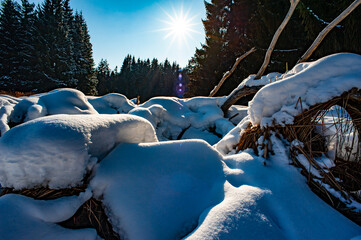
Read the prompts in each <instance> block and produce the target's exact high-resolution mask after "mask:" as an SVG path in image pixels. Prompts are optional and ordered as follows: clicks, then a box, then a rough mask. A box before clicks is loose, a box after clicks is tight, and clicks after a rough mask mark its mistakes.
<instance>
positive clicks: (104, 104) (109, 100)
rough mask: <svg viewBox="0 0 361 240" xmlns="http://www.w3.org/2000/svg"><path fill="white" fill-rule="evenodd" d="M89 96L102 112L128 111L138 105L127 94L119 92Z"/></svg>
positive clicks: (98, 110) (96, 107)
mask: <svg viewBox="0 0 361 240" xmlns="http://www.w3.org/2000/svg"><path fill="white" fill-rule="evenodd" d="M87 98H88V101H89V103H90V104H91V105H92V106H93V107H94V108H95V110H97V112H98V113H100V114H116V113H128V112H129V111H130V110H132V109H133V108H134V107H135V106H136V105H135V104H134V103H133V102H132V101H130V100H128V99H127V97H126V96H124V95H122V94H118V93H111V94H107V95H105V96H102V97H90V96H88V97H87Z"/></svg>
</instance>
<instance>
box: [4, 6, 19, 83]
mask: <svg viewBox="0 0 361 240" xmlns="http://www.w3.org/2000/svg"><path fill="white" fill-rule="evenodd" d="M19 9H20V6H19V5H18V4H17V3H16V2H14V1H13V0H4V1H3V2H2V4H1V10H0V14H1V15H0V84H1V85H0V86H1V88H3V89H6V90H14V87H15V86H16V85H17V84H18V79H17V76H18V68H19V65H20V59H19V55H18V53H19V45H20V43H19V39H20V29H21V26H20V10H19Z"/></svg>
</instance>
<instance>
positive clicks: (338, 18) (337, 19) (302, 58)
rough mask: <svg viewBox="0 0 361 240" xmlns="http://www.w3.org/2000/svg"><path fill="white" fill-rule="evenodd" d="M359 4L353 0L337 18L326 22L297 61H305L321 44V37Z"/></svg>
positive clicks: (356, 0) (358, 1)
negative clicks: (328, 22)
mask: <svg viewBox="0 0 361 240" xmlns="http://www.w3.org/2000/svg"><path fill="white" fill-rule="evenodd" d="M360 4H361V0H355V1H354V2H353V3H352V4H351V5H350V6H349V7H348V8H347V9H346V10H345V11H343V12H342V13H341V14H340V15H339V16H338V17H337V18H335V19H334V20H333V21H332V22H331V23H330V24H328V25H327V26H326V27H325V28H324V29H323V30H322V31H321V32H320V33H319V34H318V36H317V38H316V39H315V41H314V42H313V43H312V45H311V47H310V48H309V49H308V50H307V51H306V52H305V54H303V56H302V57H301V58H300V60H298V62H297V63H302V62H305V61H307V60H308V59H309V58H310V57H311V55H312V53H313V52H314V51H315V50H316V49H317V47H318V46H319V45H320V44H321V42H322V41H323V39H324V38H325V37H326V36H327V34H328V33H329V32H330V31H331V30H332V29H333V28H334V27H336V26H337V24H339V23H340V22H341V21H342V20H344V19H345V18H346V17H347V16H348V15H349V14H350V13H351V12H352V11H353V10H355V9H356V8H357V7H358V6H359V5H360Z"/></svg>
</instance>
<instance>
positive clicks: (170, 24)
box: [160, 6, 200, 47]
mask: <svg viewBox="0 0 361 240" xmlns="http://www.w3.org/2000/svg"><path fill="white" fill-rule="evenodd" d="M163 12H164V13H165V15H166V16H167V18H168V19H167V20H162V22H163V23H164V24H165V25H166V27H165V28H162V29H160V31H164V32H167V34H166V35H165V37H164V38H165V39H171V45H172V44H173V43H174V42H175V41H176V40H177V42H178V44H179V45H180V46H184V45H186V46H187V47H189V45H188V40H189V39H193V36H192V34H193V33H199V32H197V31H196V30H194V27H195V26H196V25H197V23H195V22H194V20H195V18H196V17H197V16H189V12H190V9H189V10H188V11H186V12H184V10H183V6H181V7H180V9H179V10H176V9H175V8H174V7H173V8H172V14H170V13H169V12H167V11H165V10H163ZM199 34H200V33H199Z"/></svg>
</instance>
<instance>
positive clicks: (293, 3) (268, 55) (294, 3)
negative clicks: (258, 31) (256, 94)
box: [255, 0, 300, 79]
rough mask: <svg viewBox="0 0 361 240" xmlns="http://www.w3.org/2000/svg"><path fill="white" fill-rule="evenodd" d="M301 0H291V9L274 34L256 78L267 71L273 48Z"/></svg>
mask: <svg viewBox="0 0 361 240" xmlns="http://www.w3.org/2000/svg"><path fill="white" fill-rule="evenodd" d="M299 2H300V0H290V3H291V6H290V9H289V10H288V13H287V15H286V17H285V19H284V20H283V22H282V23H281V25H280V26H279V27H278V29H277V31H276V33H275V35H274V36H273V39H272V42H271V44H270V46H269V47H268V50H267V52H266V56H265V59H264V62H263V64H262V67H261V68H260V69H259V71H258V73H257V75H256V77H255V79H260V78H261V77H262V75H263V73H264V72H265V71H266V68H267V66H268V64H269V61H270V60H271V55H272V52H273V49H274V48H275V46H276V43H277V41H278V38H279V37H280V35H281V33H282V31H283V29H284V28H285V27H286V25H287V23H288V22H289V20H290V19H291V16H292V14H293V12H294V11H295V9H296V7H297V5H298V3H299Z"/></svg>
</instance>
